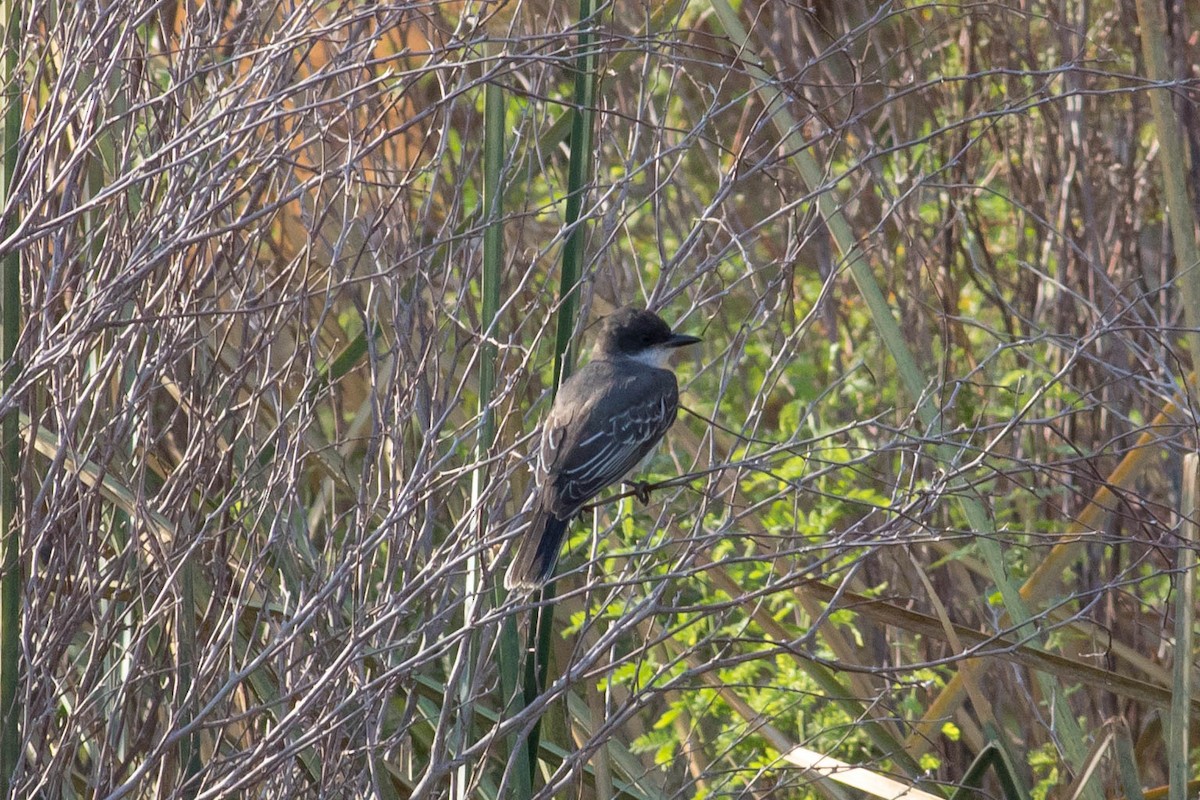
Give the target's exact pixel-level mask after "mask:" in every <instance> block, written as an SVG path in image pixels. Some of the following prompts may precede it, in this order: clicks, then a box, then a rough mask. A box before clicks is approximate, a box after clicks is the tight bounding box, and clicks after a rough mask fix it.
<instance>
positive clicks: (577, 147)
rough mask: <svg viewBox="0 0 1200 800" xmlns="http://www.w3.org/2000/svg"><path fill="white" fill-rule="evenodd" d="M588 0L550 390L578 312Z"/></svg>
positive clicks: (563, 370)
mask: <svg viewBox="0 0 1200 800" xmlns="http://www.w3.org/2000/svg"><path fill="white" fill-rule="evenodd" d="M591 16H592V0H579V55H578V56H576V59H575V108H574V111H573V113H572V115H571V117H572V118H571V160H570V163H569V164H568V165H567V213H566V219H565V223H566V226H567V231H568V233H567V240H566V243H565V244H564V246H563V259H562V274H561V276H560V280H559V287H558V294H559V306H558V330H557V335H556V337H555V342H554V352H555V359H554V389H555V391H557V390H558V387H559V386H560V385H562V382H563V381H564V380H566V379H567V378H568V377H569V376H570V374H571V366H572V365H573V364H574V363H575V358H574V355H575V354H574V353H573V352H572V348H571V334H572V333H573V332H574V330H575V321H576V317H577V316H578V315H579V291H578V290H579V275H580V272H581V271H582V269H583V261H584V255H583V245H584V232H585V226H584V224H583V222H582V221H581V220H580V219H579V215H580V213H581V212H582V211H583V201H584V199H585V198H586V197H587V187H588V183H589V181H590V180H591V174H592V130H593V127H594V124H595V111H594V107H595V97H596V75H595V73H596V53H595V51H594V50H593V49H592V42H593V40H594V39H595V36H594V35H593V34H592V29H591V27H590V25H591V22H590V20H591Z"/></svg>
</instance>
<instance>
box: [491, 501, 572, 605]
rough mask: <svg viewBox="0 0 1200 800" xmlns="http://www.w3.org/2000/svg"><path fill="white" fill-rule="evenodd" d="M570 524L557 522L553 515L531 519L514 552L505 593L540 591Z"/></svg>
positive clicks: (565, 521) (564, 521)
mask: <svg viewBox="0 0 1200 800" xmlns="http://www.w3.org/2000/svg"><path fill="white" fill-rule="evenodd" d="M569 522H570V520H561V519H557V518H556V517H555V516H554V515H553V514H536V515H535V516H534V518H533V522H532V523H530V525H529V527H528V528H527V529H526V530H525V532H524V533H523V534H521V541H519V542H518V543H517V552H516V553H514V554H513V560H512V563H511V564H509V566H508V572H506V573H505V575H504V588H505V589H508V590H510V591H511V590H512V589H540V588H541V587H542V585H543V584H545V583H546V581H548V580H549V579H550V573H552V572H553V571H554V565H555V564H556V563H558V552H559V551H560V550H561V549H562V543H563V537H564V536H566V533H567V524H568V523H569Z"/></svg>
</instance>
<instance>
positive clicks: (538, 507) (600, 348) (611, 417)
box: [504, 306, 701, 591]
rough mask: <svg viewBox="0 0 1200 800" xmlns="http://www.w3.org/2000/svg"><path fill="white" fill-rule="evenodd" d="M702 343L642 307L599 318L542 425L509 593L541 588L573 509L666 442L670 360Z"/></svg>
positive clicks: (671, 401)
mask: <svg viewBox="0 0 1200 800" xmlns="http://www.w3.org/2000/svg"><path fill="white" fill-rule="evenodd" d="M699 341H701V340H700V337H698V336H689V335H687V334H682V333H675V332H674V331H673V330H671V326H669V325H668V324H667V323H666V322H664V321H663V320H662V318H661V317H659V316H658V315H657V314H655V313H654V312H653V311H649V310H646V309H640V308H634V307H630V306H627V307H624V308H621V309H619V310H617V311H615V312H613V313H612V314H610V315H608V316H607V317H605V318H604V319H603V321H602V322H601V325H600V334H599V338H598V339H597V341H596V343H595V346H594V347H593V348H592V355H591V358H590V359H589V360H588V363H587V364H586V365H584V366H583V367H582V368H581V369H580V370H578V371H577V372H575V373H574V374H573V375H572V376H571V377H569V378H568V379H567V380H565V381H564V382H563V384H562V386H561V387H560V388H559V391H558V395H557V396H556V397H555V399H554V403H553V404H552V406H551V408H550V412H549V413H548V414H547V415H546V419H545V420H544V421H543V423H542V431H541V439H540V443H539V445H538V448H537V458H536V468H535V473H536V481H535V488H534V494H533V497H532V520H531V522H530V524H529V526H528V527H527V528H526V529H525V531H524V533H522V534H521V538H520V539H519V540H518V542H517V546H516V552H515V554H514V555H513V559H512V562H511V564H510V565H509V568H508V571H507V572H506V573H505V576H504V586H505V588H506V589H508V590H510V591H512V590H516V589H523V590H534V589H538V588H540V587H542V586H543V585H545V584H546V583H547V582H548V581H549V579H550V576H551V575H552V574H553V572H554V566H555V564H556V563H557V561H558V556H559V551H560V550H561V549H562V542H563V538H564V537H565V536H566V532H567V527H568V526H569V525H570V523H571V520H572V519H574V517H575V515H576V514H577V513H579V509H580V508H581V507H582V506H583V505H584V504H585V503H587V502H588V501H589V500H591V499H592V498H593V497H595V496H596V495H597V494H599V493H600V492H601V491H603V490H604V489H605V488H606V487H608V486H611V485H612V484H614V483H616V482H618V481H620V480H621V478H623V477H624V476H625V475H626V474H627V473H629V472H631V471H632V470H634V469H635V468H637V467H638V465H639V464H641V462H642V461H643V460H644V459H645V458H646V457H647V456H648V455H649V453H650V452H651V451H652V450H653V449H654V447H655V445H657V444H658V442H659V440H660V439H662V437H663V434H665V433H666V432H667V429H668V428H670V427H671V425H672V423H674V422H675V417H676V415H677V414H678V412H679V384H678V382H677V381H676V379H675V373H674V372H673V371H672V370H671V368H670V366H669V362H670V358H671V354H672V353H674V352H675V350H676V349H678V348H680V347H684V346H687V345H692V344H696V343H697V342H699ZM643 494H644V492H643ZM642 499H643V500H644V499H645V498H644V497H643V498H642Z"/></svg>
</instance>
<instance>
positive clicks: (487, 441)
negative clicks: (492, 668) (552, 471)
mask: <svg viewBox="0 0 1200 800" xmlns="http://www.w3.org/2000/svg"><path fill="white" fill-rule="evenodd" d="M483 97H484V105H483V116H484V142H483V200H482V203H483V216H484V220H485V226H484V230H483V278H482V284H481V286H480V293H481V295H482V306H483V310H482V315H481V317H482V318H481V319H480V328H481V331H480V333H481V341H480V345H479V362H478V363H479V400H478V405H477V407H476V410H477V412H478V414H479V417H480V426H479V436H478V438H477V439H476V441H475V454H476V456H477V460H478V462H479V463H480V464H481V465H482V464H484V463H486V461H487V457H488V453H489V452H490V451H491V449H492V445H493V443H494V442H495V438H496V421H495V415H494V414H493V412H492V409H491V400H492V395H493V393H494V392H495V387H496V358H497V351H496V345H495V344H494V343H493V341H494V337H495V326H496V317H497V316H498V314H499V311H500V281H501V276H502V274H503V272H502V270H503V267H504V223H503V220H502V218H501V209H502V207H503V203H502V198H503V187H502V185H501V174H502V168H503V165H504V105H505V100H504V92H503V90H502V89H501V88H500V86H499V85H498V84H495V83H489V84H487V86H486V87H485V88H484V96H483ZM486 486H487V471H486V468H485V467H483V466H480V467H479V468H478V469H476V470H475V472H474V474H472V476H471V501H472V502H471V507H472V508H473V509H476V514H477V519H478V530H479V535H480V536H481V537H482V536H483V533H484V532H485V531H486V530H487V527H488V520H487V515H486V514H484V513H483V510H482V506H483V495H484V490H485V487H486ZM483 566H484V565H483V562H482V560H481V559H480V558H479V557H478V556H471V558H470V559H469V560H468V561H467V580H466V606H465V608H464V611H463V623H464V625H467V626H472V625H473V624H474V621H475V619H476V618H477V616H478V612H479V607H480V606H481V605H482V604H483V603H484V602H485V597H486V594H485V587H484V570H483ZM494 599H496V600H498V599H499V598H498V597H496V598H494ZM501 637H502V641H501V642H500V658H501V692H502V693H503V696H504V698H505V700H506V701H507V699H508V698H510V697H511V696H512V694H513V693H514V692H515V688H516V669H515V665H514V664H510V663H507V662H509V661H510V660H511V659H514V658H515V657H516V655H517V654H516V653H515V648H514V647H513V641H512V639H513V637H515V631H513V632H510V631H509V626H504V627H502V629H501ZM464 646H465V647H466V652H465V658H466V662H465V664H464V668H463V670H462V672H461V673H460V678H459V681H458V702H459V707H460V708H461V709H462V713H461V714H460V716H459V719H458V729H457V731H456V736H455V740H456V745H457V746H458V747H459V748H462V747H465V746H466V744H467V740H468V739H469V738H470V729H471V725H472V721H473V717H474V713H473V712H474V700H473V697H474V693H475V682H476V676H475V670H474V664H475V660H476V653H477V648H478V646H479V633H478V631H473V632H472V633H471V634H470V636H469V638H468V639H465V640H464ZM515 744H516V743H515V741H510V743H509V746H510V747H512V746H514V745H515ZM470 778H471V765H470V764H468V763H464V764H463V765H462V766H460V767H459V768H458V775H457V780H456V781H455V783H454V788H455V796H459V797H463V798H465V797H467V796H468V794H469V793H468V787H469V786H470V785H471V780H470ZM526 789H527V787H526ZM526 793H528V792H527V791H526Z"/></svg>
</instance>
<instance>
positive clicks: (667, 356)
mask: <svg viewBox="0 0 1200 800" xmlns="http://www.w3.org/2000/svg"><path fill="white" fill-rule="evenodd" d="M673 352H674V350H673V349H672V348H670V347H648V348H646V349H645V350H643V351H641V352H640V353H635V354H634V355H630V356H626V358H631V359H633V360H634V361H637V362H639V363H642V364H645V365H646V366H648V367H655V368H657V369H670V365H671V353H673Z"/></svg>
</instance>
